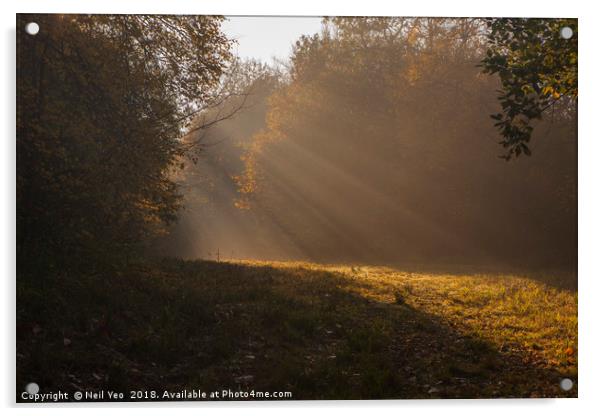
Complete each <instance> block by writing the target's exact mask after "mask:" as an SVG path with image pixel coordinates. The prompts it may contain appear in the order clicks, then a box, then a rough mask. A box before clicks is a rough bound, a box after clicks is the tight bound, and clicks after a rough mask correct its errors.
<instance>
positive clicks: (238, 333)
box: [17, 260, 577, 399]
mask: <svg viewBox="0 0 602 416" xmlns="http://www.w3.org/2000/svg"><path fill="white" fill-rule="evenodd" d="M17 291H18V294H17V295H18V299H17V305H18V310H17V336H18V340H17V370H18V371H17V386H21V385H25V384H26V383H27V382H30V381H35V382H37V383H38V384H40V386H42V391H44V390H45V389H46V390H51V389H57V388H62V389H63V390H67V391H69V390H77V389H83V388H84V387H86V388H88V389H90V388H99V389H100V388H104V389H108V388H112V389H116V390H121V391H124V392H127V391H130V390H134V389H143V388H144V389H156V390H158V391H160V392H163V391H164V390H166V389H167V390H171V391H178V390H181V389H184V388H188V389H201V390H205V391H212V390H223V389H228V388H229V389H232V390H236V391H238V390H241V389H242V390H250V389H254V390H255V391H290V392H292V398H293V399H344V398H350V399H351V398H374V399H376V398H435V397H453V398H465V397H564V396H568V397H575V396H576V394H577V387H576V386H575V387H574V388H573V390H571V391H570V392H563V391H561V390H560V388H559V381H560V379H561V378H563V377H570V378H572V379H573V380H574V381H576V379H577V294H576V292H575V291H572V290H568V289H557V288H555V287H552V286H548V285H546V284H543V283H540V282H537V281H534V280H529V279H527V278H521V277H514V276H492V275H466V274H465V275H445V274H429V273H415V272H414V273H409V272H402V271H398V270H394V269H389V268H377V267H359V268H358V267H349V266H345V267H343V266H341V267H338V266H323V265H316V264H308V263H277V262H269V263H268V262H237V263H224V262H222V263H215V262H200V261H198V262H190V261H180V260H165V261H162V262H157V263H156V264H145V265H143V266H138V267H136V268H132V269H131V270H128V271H124V272H122V273H119V274H99V275H95V276H81V277H78V278H77V279H75V278H73V277H70V276H61V277H56V278H53V279H47V280H44V281H42V282H40V281H35V280H33V279H31V280H30V279H29V278H28V277H23V278H20V279H19V282H18V290H17ZM17 390H19V387H18V389H17Z"/></svg>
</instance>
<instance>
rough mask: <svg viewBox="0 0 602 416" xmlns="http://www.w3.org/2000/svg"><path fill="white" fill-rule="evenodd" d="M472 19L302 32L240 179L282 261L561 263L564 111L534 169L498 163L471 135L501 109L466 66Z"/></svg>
mask: <svg viewBox="0 0 602 416" xmlns="http://www.w3.org/2000/svg"><path fill="white" fill-rule="evenodd" d="M484 29H485V27H484V26H483V24H482V22H481V21H479V20H477V19H438V18H335V19H332V20H331V19H329V20H327V21H326V22H325V25H324V28H323V31H322V33H321V34H318V35H315V36H312V37H304V38H302V39H300V40H299V42H298V43H297V45H296V46H295V48H294V51H293V56H292V63H291V67H290V71H289V76H288V77H287V81H286V82H285V83H284V84H283V85H281V86H280V87H279V88H278V89H277V90H276V91H275V92H274V93H273V94H272V96H271V97H270V98H269V100H268V108H267V115H266V117H265V119H266V123H265V127H264V128H263V129H262V130H261V131H259V132H258V133H257V134H255V136H254V137H253V139H252V145H250V146H249V147H248V151H247V154H246V155H245V164H246V168H247V170H246V172H245V175H241V179H242V180H241V183H240V192H241V198H243V199H244V200H245V202H247V205H248V206H250V207H251V210H255V211H256V212H258V213H265V217H267V218H268V219H269V220H270V221H271V222H272V223H273V224H274V225H275V227H276V228H278V229H279V230H280V233H281V235H282V239H280V240H279V241H283V240H284V241H287V242H288V244H289V246H293V247H294V248H295V251H294V252H292V251H291V253H292V254H293V256H294V257H297V258H299V257H305V258H308V259H311V260H317V261H326V262H345V261H354V262H369V263H390V262H399V263H402V262H404V263H405V262H424V263H428V264H431V265H432V264H437V263H447V264H449V262H453V261H464V262H466V263H474V264H476V263H479V262H483V263H486V264H489V265H491V263H495V262H502V263H504V264H525V263H529V262H531V263H537V262H540V264H541V263H546V262H548V263H549V262H552V261H558V262H565V264H571V262H572V261H574V255H575V253H574V244H573V242H574V239H573V237H574V235H575V234H574V233H575V232H576V230H575V228H574V222H573V220H572V219H573V218H574V217H573V215H574V213H575V211H574V209H575V204H574V201H575V199H574V192H573V191H574V189H575V185H576V183H575V147H574V146H573V144H574V133H575V132H574V128H573V127H574V120H572V119H570V118H566V119H562V120H561V121H560V122H558V123H557V124H556V125H555V126H554V129H552V130H551V131H550V132H549V135H550V136H551V137H552V138H553V140H549V141H546V143H542V146H546V147H547V148H546V151H545V152H541V153H542V155H541V156H538V157H536V158H534V159H533V160H532V161H530V162H531V163H521V162H522V161H521V162H518V163H517V164H514V165H513V166H512V168H510V167H509V166H507V164H505V163H501V162H500V161H499V160H497V159H496V158H495V156H496V153H497V145H496V144H495V142H489V141H486V140H483V137H484V136H494V135H495V134H496V132H495V130H494V128H493V127H492V126H491V124H490V121H489V119H488V117H487V114H489V113H491V112H493V111H495V109H496V108H497V106H498V102H497V100H496V99H495V93H494V92H495V88H496V87H497V84H498V82H497V80H496V79H495V77H491V76H487V75H485V74H483V73H482V72H481V70H480V69H479V68H478V67H477V65H478V64H479V62H481V60H482V59H483V57H484V56H485V53H486V50H487V43H486V37H485V36H484ZM549 125H550V124H549V123H547V122H546V121H544V122H543V126H542V127H544V128H543V129H540V130H539V131H538V132H537V133H536V134H538V135H543V134H547V130H548V129H546V128H545V127H546V126H549ZM559 195H566V196H567V203H566V204H563V205H564V206H563V207H561V206H560V204H559V203H558V201H559ZM283 246H284V244H281V243H280V244H279V247H283ZM283 251H284V250H283ZM298 253H301V256H299V255H298ZM279 254H280V253H279ZM285 254H286V253H285ZM279 257H286V256H285V255H282V254H280V255H279ZM498 264H499V263H498Z"/></svg>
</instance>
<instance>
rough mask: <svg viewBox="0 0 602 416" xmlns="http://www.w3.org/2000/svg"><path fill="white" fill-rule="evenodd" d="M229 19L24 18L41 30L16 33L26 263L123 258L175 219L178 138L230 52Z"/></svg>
mask: <svg viewBox="0 0 602 416" xmlns="http://www.w3.org/2000/svg"><path fill="white" fill-rule="evenodd" d="M221 20H222V19H221V18H220V17H213V16H144V15H118V16H117V15H92V16H90V15H19V17H18V26H19V28H22V27H24V25H25V23H26V22H28V21H36V22H38V23H39V24H40V27H41V30H40V32H39V34H38V35H36V36H31V35H28V34H26V33H25V32H24V31H23V30H20V31H19V35H18V47H17V70H18V99H17V207H18V209H17V237H18V241H17V250H18V258H19V264H20V265H26V264H29V263H31V262H36V261H38V262H39V263H40V264H41V265H42V267H47V266H48V264H53V263H54V264H66V263H70V262H74V261H76V260H77V259H78V258H81V259H82V260H81V261H82V262H88V263H89V262H90V260H91V259H93V258H98V257H99V256H100V257H102V256H108V255H111V256H118V257H121V256H122V255H123V254H124V253H128V252H131V251H132V250H134V249H136V248H138V247H140V243H141V242H143V241H144V240H145V239H146V238H147V237H148V236H150V235H153V234H156V233H159V232H161V231H162V230H164V227H165V225H166V224H168V223H170V222H172V221H173V220H175V218H176V212H177V210H178V208H179V204H180V202H179V201H180V195H179V192H178V189H177V186H176V184H175V183H174V182H173V181H172V180H171V172H172V171H173V169H175V168H176V163H177V161H178V159H179V157H180V156H181V155H182V152H183V151H184V149H183V148H182V141H181V137H182V136H183V135H184V134H185V132H186V128H187V126H188V125H189V123H190V121H191V120H192V118H193V117H195V116H196V114H197V113H198V112H199V111H200V110H202V109H203V107H204V106H205V105H206V103H207V102H208V101H210V100H211V99H212V97H213V91H214V90H215V89H216V88H217V87H218V85H219V82H220V79H221V76H222V74H223V72H224V70H225V68H226V66H227V64H228V61H229V60H230V44H231V41H229V40H228V39H227V38H226V37H225V36H224V35H223V34H222V33H221V32H220V24H221ZM32 256H35V258H33V257H32Z"/></svg>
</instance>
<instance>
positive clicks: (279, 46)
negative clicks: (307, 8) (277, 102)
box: [222, 16, 322, 63]
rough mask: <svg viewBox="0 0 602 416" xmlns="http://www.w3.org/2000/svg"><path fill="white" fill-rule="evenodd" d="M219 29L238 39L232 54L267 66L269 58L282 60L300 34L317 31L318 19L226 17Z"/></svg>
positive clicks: (309, 33) (318, 26)
mask: <svg viewBox="0 0 602 416" xmlns="http://www.w3.org/2000/svg"><path fill="white" fill-rule="evenodd" d="M227 19H228V20H227V21H225V22H224V23H223V26H222V28H223V30H224V32H225V33H226V35H227V36H228V37H230V38H234V39H237V40H238V45H235V46H234V50H235V52H236V51H237V52H238V55H239V56H240V57H242V58H255V59H258V60H261V61H263V62H266V63H271V62H272V58H276V59H278V60H286V59H287V58H288V57H289V56H290V53H291V48H292V45H293V44H294V43H295V41H296V40H297V39H298V38H299V37H300V36H301V35H312V34H314V33H317V32H319V31H320V22H321V21H322V18H321V17H286V16H272V17H269V16H268V17H265V16H263V17H260V16H249V17H242V16H241V17H228V18H227Z"/></svg>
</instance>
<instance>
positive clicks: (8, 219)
mask: <svg viewBox="0 0 602 416" xmlns="http://www.w3.org/2000/svg"><path fill="white" fill-rule="evenodd" d="M0 4H1V7H2V13H1V14H0V19H1V21H2V43H1V45H2V55H1V61H2V64H0V67H1V71H2V77H1V79H2V83H3V88H2V90H1V91H2V95H3V96H2V99H1V100H0V106H1V107H2V111H1V117H2V126H4V128H5V129H6V130H5V132H6V135H5V137H4V139H3V140H2V142H1V143H2V152H0V155H1V157H2V158H3V161H2V162H3V163H1V165H0V169H1V171H2V174H1V177H2V180H1V181H0V184H1V185H0V186H1V192H2V196H3V197H4V198H3V199H2V202H3V203H2V204H0V207H1V210H2V216H1V218H2V224H1V226H2V228H1V229H2V230H3V234H2V239H1V244H2V245H1V246H0V256H1V264H2V265H3V266H4V272H5V273H4V274H3V275H2V278H3V279H2V282H3V288H2V292H1V293H2V297H3V299H2V302H0V305H1V306H0V308H1V310H2V318H3V322H2V324H3V325H2V331H3V333H4V334H3V335H5V336H4V337H2V343H1V345H0V349H1V355H0V357H1V359H2V365H1V366H0V368H1V369H2V377H1V381H0V383H1V384H0V395H1V399H0V400H1V402H2V405H3V406H4V407H9V409H8V411H9V412H10V414H31V412H32V410H35V409H32V408H29V407H15V406H14V405H12V403H13V398H14V397H15V396H14V391H15V390H14V388H15V387H14V351H15V346H14V345H15V340H14V334H15V332H14V331H15V326H14V313H15V312H14V311H15V301H14V295H15V292H14V291H15V285H14V277H15V260H14V256H15V251H14V241H15V226H14V218H15V196H14V194H15V146H14V140H15V56H14V55H15V32H14V30H15V13H17V12H22V13H25V12H31V13H33V12H53V13H65V12H80V13H181V14H225V15H301V16H324V15H359V16H362V15H401V16H520V17H525V16H528V17H578V18H579V49H580V52H579V55H580V56H579V83H580V86H581V88H580V90H581V92H580V96H579V140H580V144H579V292H580V294H581V296H580V299H579V312H580V314H579V362H580V365H579V370H580V371H579V399H566V400H558V399H557V400H539V399H529V400H488V401H486V400H473V401H465V400H439V401H431V400H426V401H386V402H292V403H283V402H278V403H274V402H272V403H265V402H264V403H257V402H255V403H171V404H163V405H162V404H160V403H157V404H153V405H148V404H146V405H143V404H129V405H120V406H116V405H111V406H108V405H101V404H96V405H94V406H92V407H91V408H88V409H87V410H86V412H89V413H91V414H104V413H106V412H107V410H109V411H110V412H111V413H113V412H114V413H116V414H129V413H131V412H138V411H140V412H144V413H148V414H161V415H162V414H164V413H165V411H166V410H167V409H166V408H165V407H169V408H170V409H173V410H176V409H177V410H178V412H179V411H183V412H186V413H190V414H202V413H205V412H208V411H215V410H217V409H219V410H220V411H225V412H226V413H228V414H237V413H240V412H242V411H244V412H245V414H251V415H253V414H257V415H259V414H261V415H264V414H265V413H266V412H268V413H271V412H274V413H276V412H277V413H278V414H280V413H283V412H286V413H287V414H291V415H297V414H299V415H300V414H303V415H305V414H306V413H307V412H312V413H313V412H316V411H317V412H319V413H327V412H328V413H332V412H334V411H342V412H345V413H350V414H358V415H359V414H362V415H363V414H365V413H366V412H367V411H370V410H376V411H378V412H379V413H395V414H400V413H404V414H413V413H417V412H420V413H421V414H423V413H424V414H427V415H428V414H442V413H444V414H446V415H447V414H459V415H463V416H467V415H472V414H478V415H481V414H483V413H485V412H486V413H487V414H488V415H504V416H508V413H515V412H520V413H523V412H537V413H545V414H547V415H556V414H558V415H563V416H566V415H567V414H575V413H579V414H580V413H592V412H593V409H596V408H597V409H598V410H599V409H600V408H602V403H601V400H600V398H599V397H600V396H601V395H600V394H599V393H598V386H600V378H601V377H602V368H601V367H600V358H599V357H600V352H599V349H600V346H601V345H602V343H601V342H600V341H601V338H600V330H599V328H600V323H599V320H597V319H596V318H597V317H600V316H602V311H601V308H600V304H601V303H602V302H599V301H598V296H600V294H602V284H601V282H602V267H601V263H600V254H601V250H602V249H601V247H600V246H598V245H597V244H596V243H597V242H598V240H599V239H600V236H601V235H602V227H601V220H600V217H599V215H600V213H602V198H601V197H600V189H602V186H601V184H600V182H601V180H602V160H601V159H600V158H601V157H602V141H601V139H602V137H601V135H600V134H599V132H598V130H599V128H598V129H596V127H597V125H596V124H595V123H596V121H598V120H599V119H600V113H601V112H602V109H601V108H600V97H602V94H601V92H602V91H601V87H600V85H601V83H600V82H599V73H600V68H602V63H601V62H600V61H601V60H600V56H599V54H598V52H599V50H600V18H601V17H602V16H600V14H597V13H596V10H595V6H594V4H595V2H575V1H566V0H564V1H557V0H551V1H550V0H548V1H525V0H503V1H497V2H488V1H480V2H471V1H469V0H455V1H440V2H437V1H428V0H421V1H411V2H410V1H408V2H402V1H398V2H393V1H391V0H370V1H366V0H364V1H357V0H346V1H329V2H326V1H324V0H303V1H299V2H294V3H291V2H286V1H282V0H247V1H245V0H222V1H218V0H216V1H213V0H191V1H184V0H172V1H165V0H146V1H135V0H130V1H126V0H98V1H97V0H88V1H82V0H52V1H48V0H46V1H43V0H22V1H20V2H16V1H12V2H8V1H6V0H4V1H2V2H1V3H0ZM596 133H598V134H596ZM151 406H152V407H151ZM335 406H336V407H340V408H344V409H336V410H335V409H334V407H335ZM42 409H43V410H42V411H43V412H44V414H60V415H62V414H64V413H65V412H67V413H73V412H76V413H78V414H79V413H81V411H82V410H83V409H82V407H81V406H77V407H76V406H65V405H63V406H61V407H58V406H47V407H44V408H42ZM173 410H168V411H173Z"/></svg>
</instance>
